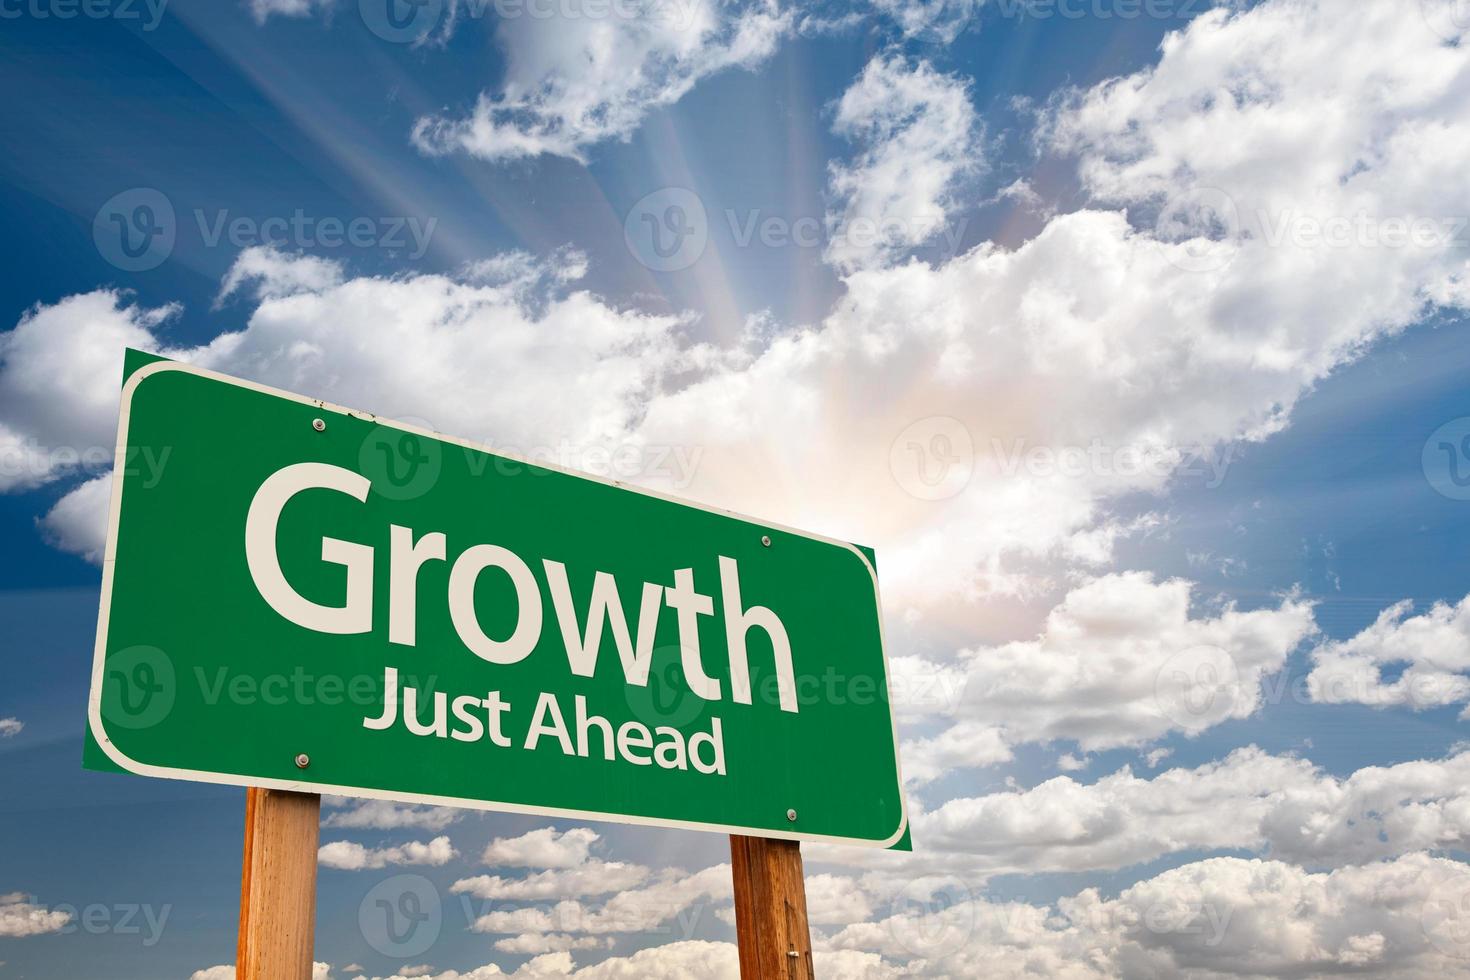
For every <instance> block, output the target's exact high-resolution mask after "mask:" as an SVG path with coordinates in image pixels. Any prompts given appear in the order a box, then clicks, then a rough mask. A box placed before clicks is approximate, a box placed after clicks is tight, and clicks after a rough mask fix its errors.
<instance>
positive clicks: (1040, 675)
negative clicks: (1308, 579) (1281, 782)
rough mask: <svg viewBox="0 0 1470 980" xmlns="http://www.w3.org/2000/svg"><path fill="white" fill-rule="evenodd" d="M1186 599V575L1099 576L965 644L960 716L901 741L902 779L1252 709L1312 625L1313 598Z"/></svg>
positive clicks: (1130, 739)
mask: <svg viewBox="0 0 1470 980" xmlns="http://www.w3.org/2000/svg"><path fill="white" fill-rule="evenodd" d="M1192 598H1193V586H1192V585H1191V584H1190V583H1189V582H1186V581H1184V580H1182V579H1169V580H1167V581H1163V582H1160V581H1157V580H1155V579H1154V578H1153V577H1152V576H1151V575H1148V574H1146V573H1142V572H1124V573H1119V574H1112V575H1103V576H1099V577H1097V578H1095V579H1093V580H1091V581H1089V582H1087V583H1085V584H1083V585H1080V586H1078V587H1077V588H1075V589H1073V590H1072V591H1071V592H1069V593H1068V594H1067V596H1066V597H1065V598H1064V599H1063V600H1062V601H1061V603H1060V604H1058V605H1057V606H1056V607H1055V608H1053V609H1052V611H1051V612H1050V613H1049V614H1048V615H1047V618H1046V622H1045V624H1044V626H1043V628H1042V630H1041V632H1040V634H1039V635H1038V636H1037V637H1036V638H1034V639H1030V640H1018V641H1014V642H1011V643H1005V644H1001V645H999V646H990V647H976V648H972V649H968V650H964V651H962V652H961V654H960V662H961V664H962V665H963V667H964V671H965V680H964V684H963V688H962V689H963V695H962V696H961V698H960V699H959V701H958V702H957V704H956V706H955V707H954V708H953V709H952V714H953V715H955V716H957V719H958V720H956V721H955V722H954V723H953V724H952V726H951V727H949V728H947V729H945V730H944V731H942V732H941V733H939V734H938V735H936V736H933V737H930V738H925V739H917V740H914V741H912V742H910V743H909V744H907V745H905V747H904V753H903V758H904V775H905V778H907V779H909V780H910V781H913V782H917V783H922V782H928V781H930V780H933V779H936V778H938V777H939V776H942V775H943V774H944V773H945V772H947V771H949V770H951V769H953V768H955V767H961V766H979V765H990V764H993V763H996V762H1004V761H1006V760H1007V759H1009V758H1010V746H1013V745H1016V744H1020V743H1023V742H1051V741H1056V740H1069V741H1075V742H1077V743H1078V744H1079V745H1080V746H1081V747H1082V749H1083V750H1084V751H1088V752H1091V751H1097V750H1101V749H1108V748H1116V747H1120V746H1138V745H1143V744H1145V743H1147V742H1149V741H1152V740H1154V739H1157V738H1161V737H1163V736H1164V735H1167V734H1170V733H1175V732H1177V733H1183V734H1185V735H1194V734H1198V733H1199V732H1201V731H1204V730H1206V729H1208V728H1210V727H1212V726H1214V725H1217V724H1219V723H1221V722H1223V721H1227V720H1230V719H1235V718H1246V717H1249V716H1250V715H1252V714H1253V713H1254V712H1255V711H1256V710H1257V708H1259V707H1260V705H1261V702H1262V697H1263V695H1262V691H1261V681H1262V679H1263V678H1264V677H1266V676H1268V675H1270V674H1274V673H1276V672H1277V671H1279V670H1280V669H1281V667H1282V666H1283V665H1284V664H1285V662H1286V658H1287V656H1288V655H1289V654H1290V653H1291V652H1292V650H1294V649H1295V648H1296V647H1297V646H1298V644H1300V643H1301V642H1302V641H1303V640H1304V639H1306V638H1307V637H1309V636H1311V635H1312V634H1313V633H1314V632H1315V631H1316V624H1315V621H1314V618H1313V615H1312V608H1311V606H1310V604H1308V603H1307V602H1305V601H1303V600H1301V599H1298V598H1295V597H1285V598H1283V599H1281V600H1280V601H1279V602H1278V603H1277V604H1276V605H1275V606H1267V607H1265V608H1262V609H1256V610H1249V611H1247V610H1241V609H1238V608H1236V607H1235V606H1234V605H1226V606H1225V607H1224V608H1222V609H1220V610H1219V611H1218V612H1217V613H1215V614H1214V615H1203V616H1196V615H1192V613H1191V605H1192ZM910 669H911V670H914V671H916V672H917V671H919V668H910ZM946 669H947V668H944V667H936V670H939V671H941V672H943V671H945V670H946ZM977 719H984V721H979V720H977Z"/></svg>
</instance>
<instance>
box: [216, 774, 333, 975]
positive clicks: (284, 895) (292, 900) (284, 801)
mask: <svg viewBox="0 0 1470 980" xmlns="http://www.w3.org/2000/svg"><path fill="white" fill-rule="evenodd" d="M245 794H246V795H245V861H244V866H243V869H242V871H241V874H240V945H239V948H238V950H237V951H236V955H235V976H236V978H237V980H311V964H312V953H313V940H314V938H315V935H316V849H317V837H318V833H319V827H320V823H321V805H322V798H321V797H320V796H318V795H317V794H315V793H287V792H283V791H281V790H274V789H256V788H254V787H251V788H250V789H247V790H246V791H245Z"/></svg>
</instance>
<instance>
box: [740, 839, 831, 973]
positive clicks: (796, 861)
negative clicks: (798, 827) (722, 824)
mask: <svg viewBox="0 0 1470 980" xmlns="http://www.w3.org/2000/svg"><path fill="white" fill-rule="evenodd" d="M730 866H731V868H732V869H733V871H734V876H735V932H736V940H737V942H738V944H739V947H740V977H741V980H812V976H813V973H812V937H811V930H810V928H809V927H808V926H807V921H806V884H805V881H804V879H803V878H802V871H801V845H800V844H799V843H798V842H796V841H790V840H771V839H769V838H766V837H739V836H735V835H731V837H730Z"/></svg>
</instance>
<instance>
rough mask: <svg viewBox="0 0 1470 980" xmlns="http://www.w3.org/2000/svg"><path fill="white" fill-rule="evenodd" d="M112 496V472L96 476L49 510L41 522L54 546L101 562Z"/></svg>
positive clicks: (47, 537)
mask: <svg viewBox="0 0 1470 980" xmlns="http://www.w3.org/2000/svg"><path fill="white" fill-rule="evenodd" d="M111 500H112V473H111V472H107V473H103V474H102V475H101V476H94V477H92V479H90V480H88V481H86V482H85V483H83V484H81V485H80V486H78V487H77V488H76V489H74V490H72V491H71V492H70V493H68V494H67V495H66V496H64V497H62V498H61V499H60V500H58V501H57V502H56V504H55V505H54V506H53V507H52V508H51V509H50V510H49V511H47V512H46V516H44V517H42V518H41V520H40V522H39V523H40V526H41V531H42V533H43V534H45V536H46V540H47V541H49V542H50V543H51V544H52V545H54V546H55V547H57V548H60V549H61V550H62V551H67V552H70V553H72V554H74V555H81V556H82V557H83V558H85V559H86V560H87V561H89V562H91V563H92V564H94V565H100V564H102V552H103V550H104V549H105V547H106V542H107V515H108V506H109V504H110V502H111Z"/></svg>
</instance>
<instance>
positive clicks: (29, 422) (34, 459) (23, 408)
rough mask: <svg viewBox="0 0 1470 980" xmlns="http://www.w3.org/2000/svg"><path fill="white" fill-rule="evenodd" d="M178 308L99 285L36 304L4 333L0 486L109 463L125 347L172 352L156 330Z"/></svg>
mask: <svg viewBox="0 0 1470 980" xmlns="http://www.w3.org/2000/svg"><path fill="white" fill-rule="evenodd" d="M178 311H179V308H178V307H176V306H171V305H170V306H162V307H155V308H152V309H150V308H147V307H143V306H139V305H137V304H136V303H134V302H132V300H131V298H130V297H129V296H128V295H127V294H126V293H124V292H121V291H119V290H110V289H99V290H96V291H94V292H91V293H84V294H81V295H77V296H68V297H66V298H65V299H62V300H60V301H59V302H57V303H54V304H51V305H45V304H37V305H36V306H34V307H32V308H31V309H29V310H27V311H26V312H25V313H24V314H22V316H21V318H20V320H19V322H17V323H16V325H15V328H14V329H13V330H11V331H10V332H9V333H6V334H0V419H4V421H3V422H0V453H3V454H4V456H3V459H0V491H8V490H25V489H29V488H31V487H35V486H40V485H42V484H45V483H48V482H50V481H52V480H55V479H57V478H59V477H63V476H66V475H68V474H71V473H76V472H87V471H88V470H97V469H98V468H100V467H105V466H107V465H108V464H110V463H111V462H112V457H113V447H114V445H115V444H116V442H117V400H118V399H117V396H118V390H119V389H120V388H121V386H122V360H121V353H120V352H121V351H122V349H123V348H125V347H138V348H146V349H149V350H160V351H167V349H168V345H167V344H166V343H164V342H163V341H162V338H161V337H160V336H159V331H160V330H161V328H162V327H163V326H164V325H165V324H166V323H167V322H168V321H169V320H170V319H172V318H173V317H174V316H175V315H176V314H177V313H178Z"/></svg>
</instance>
